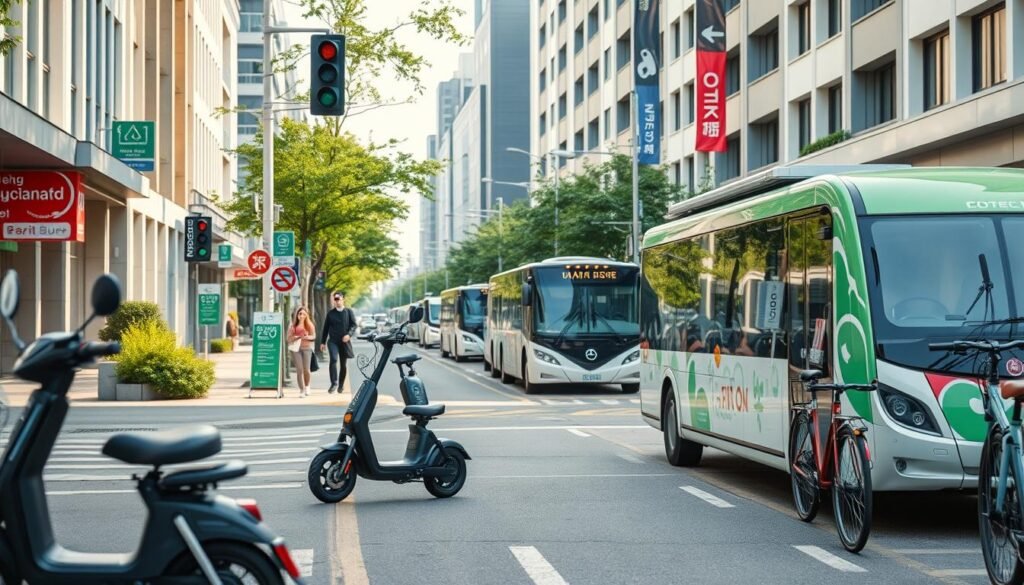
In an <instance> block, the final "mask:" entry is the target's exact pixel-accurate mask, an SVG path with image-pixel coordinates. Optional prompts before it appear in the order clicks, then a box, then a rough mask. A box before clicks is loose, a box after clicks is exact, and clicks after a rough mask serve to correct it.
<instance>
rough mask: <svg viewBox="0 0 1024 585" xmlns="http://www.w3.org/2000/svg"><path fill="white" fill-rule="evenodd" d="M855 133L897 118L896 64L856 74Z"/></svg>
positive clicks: (851, 103)
mask: <svg viewBox="0 0 1024 585" xmlns="http://www.w3.org/2000/svg"><path fill="white" fill-rule="evenodd" d="M854 80H855V81H856V82H857V85H855V86H854V92H855V95H854V97H852V98H851V99H852V100H853V101H852V102H850V105H851V106H852V107H853V108H854V109H853V131H854V132H858V131H860V130H865V129H867V128H871V127H874V126H877V125H879V124H883V123H885V122H888V121H889V120H892V119H893V118H895V117H896V89H895V85H896V64H895V63H889V64H887V65H884V66H882V67H879V68H878V69H875V70H873V71H858V72H857V73H855V77H854Z"/></svg>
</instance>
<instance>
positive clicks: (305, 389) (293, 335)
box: [288, 307, 316, 398]
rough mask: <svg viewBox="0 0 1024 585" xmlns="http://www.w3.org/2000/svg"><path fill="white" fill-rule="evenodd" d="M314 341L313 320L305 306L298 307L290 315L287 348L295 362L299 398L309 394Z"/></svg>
mask: <svg viewBox="0 0 1024 585" xmlns="http://www.w3.org/2000/svg"><path fill="white" fill-rule="evenodd" d="M314 341H316V331H315V330H314V328H313V320H312V319H310V318H309V311H308V310H306V307H298V308H297V309H295V315H294V316H293V317H292V324H291V327H289V328H288V349H289V350H290V351H291V353H292V363H294V364H295V378H296V379H297V380H298V381H299V398H304V397H306V396H309V380H310V377H311V376H312V375H313V373H312V372H311V371H310V369H309V364H310V360H312V358H313V342H314Z"/></svg>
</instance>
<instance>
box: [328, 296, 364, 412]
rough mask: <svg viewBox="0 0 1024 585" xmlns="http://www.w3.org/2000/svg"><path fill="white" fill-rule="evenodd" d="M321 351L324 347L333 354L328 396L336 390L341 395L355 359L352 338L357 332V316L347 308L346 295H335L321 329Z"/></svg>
mask: <svg viewBox="0 0 1024 585" xmlns="http://www.w3.org/2000/svg"><path fill="white" fill-rule="evenodd" d="M320 330H321V331H322V332H323V333H321V334H320V351H323V350H324V347H326V348H327V349H329V350H330V352H331V367H330V372H331V387H330V388H329V389H328V390H327V393H328V394H333V393H334V391H335V390H337V391H338V392H339V393H340V392H341V391H342V390H343V389H344V388H345V376H346V375H347V374H348V358H350V357H354V356H355V352H354V351H353V350H352V336H353V335H355V332H356V316H355V313H353V312H352V309H349V308H346V307H345V293H343V292H341V291H338V292H335V293H334V308H333V309H331V310H330V311H327V317H325V318H324V326H323V328H321V329H320ZM339 358H340V361H341V374H340V377H339V373H338V362H339Z"/></svg>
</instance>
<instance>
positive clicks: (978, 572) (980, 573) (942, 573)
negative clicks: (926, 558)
mask: <svg viewBox="0 0 1024 585" xmlns="http://www.w3.org/2000/svg"><path fill="white" fill-rule="evenodd" d="M928 575H929V576H931V577H984V576H986V575H988V573H987V572H986V571H985V569H939V570H935V571H928Z"/></svg>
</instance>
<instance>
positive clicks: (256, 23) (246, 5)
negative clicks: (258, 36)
mask: <svg viewBox="0 0 1024 585" xmlns="http://www.w3.org/2000/svg"><path fill="white" fill-rule="evenodd" d="M238 8H239V10H238V16H239V17H240V19H239V21H238V32H263V0H241V1H240V2H239V3H238Z"/></svg>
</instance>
